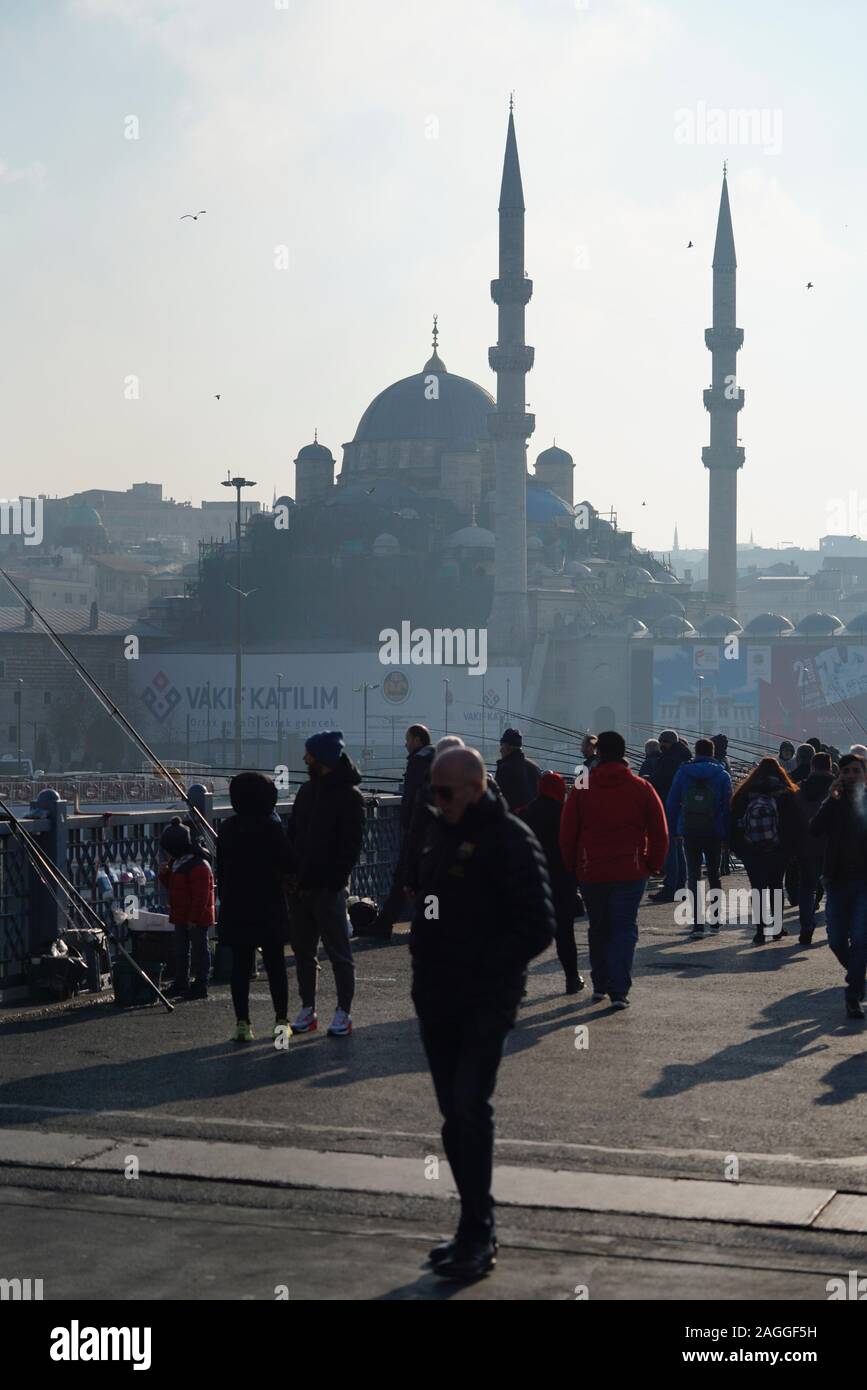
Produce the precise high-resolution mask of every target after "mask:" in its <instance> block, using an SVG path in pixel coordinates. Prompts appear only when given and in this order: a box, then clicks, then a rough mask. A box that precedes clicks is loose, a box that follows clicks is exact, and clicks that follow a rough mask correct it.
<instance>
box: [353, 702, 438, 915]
mask: <svg viewBox="0 0 867 1390" xmlns="http://www.w3.org/2000/svg"><path fill="white" fill-rule="evenodd" d="M404 746H405V747H406V772H405V773H404V775H403V793H402V795H401V799H400V847H399V850H398V859H397V865H396V866H395V870H394V879H393V880H392V885H391V891H390V892H389V895H388V897H387V898H386V900H385V902H384V903H383V905H382V910H381V911H380V913H379V915H378V916H377V918H376V921H375V922H372V923H371V925H370V927H369V928H368V929H367V931H366V933H365V935H367V936H380V937H383V938H385V939H387V938H388V937H390V936H391V930H392V927H393V926H394V924H395V922H396V921H397V920H398V914H399V912H400V911H401V908H402V907H403V904H404V901H405V899H406V888H407V884H408V883H410V882H411V877H410V869H409V864H410V861H411V860H412V859H413V858H414V854H415V851H416V850H417V849H418V848H420V847H419V846H416V845H415V844H414V839H415V837H416V836H417V833H418V832H417V828H416V827H417V826H418V825H419V819H418V815H417V812H418V805H419V796H420V793H422V792H423V791H424V789H425V787H426V786H427V783H428V782H429V781H430V770H431V764H432V763H433V760H434V750H433V746H432V745H431V741H430V729H428V728H427V727H426V726H425V725H424V724H410V726H409V728H408V729H407V731H406V738H405V739H404Z"/></svg>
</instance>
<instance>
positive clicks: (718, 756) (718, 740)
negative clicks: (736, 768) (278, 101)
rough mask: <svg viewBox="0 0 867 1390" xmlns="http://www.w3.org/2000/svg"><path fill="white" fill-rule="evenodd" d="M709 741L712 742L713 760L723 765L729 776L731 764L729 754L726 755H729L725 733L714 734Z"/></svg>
mask: <svg viewBox="0 0 867 1390" xmlns="http://www.w3.org/2000/svg"><path fill="white" fill-rule="evenodd" d="M711 742H712V743H713V756H714V760H715V761H716V762H718V763H722V765H723V767H724V768H725V770H726V772H727V773H728V774H729V776H730V777H731V773H732V769H731V764H730V763H729V756H728V755H729V741H728V736H727V735H726V734H714V736H713V738H712V739H711Z"/></svg>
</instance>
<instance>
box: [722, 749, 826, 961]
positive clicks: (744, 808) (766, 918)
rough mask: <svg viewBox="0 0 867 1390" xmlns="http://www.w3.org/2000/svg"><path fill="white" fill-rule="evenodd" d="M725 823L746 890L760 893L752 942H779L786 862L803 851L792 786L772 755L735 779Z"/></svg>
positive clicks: (799, 813)
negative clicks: (747, 885)
mask: <svg viewBox="0 0 867 1390" xmlns="http://www.w3.org/2000/svg"><path fill="white" fill-rule="evenodd" d="M729 823H730V827H731V828H730V833H729V839H730V841H731V845H732V849H733V850H734V851H735V854H737V855H738V856H739V858H740V859H742V860H743V865H744V868H745V869H746V871H747V877H748V878H749V880H750V888H752V889H756V890H758V892H759V894H760V902H761V912H760V914H759V921H758V922H756V923H754V925H755V928H756V931H755V935H754V937H753V944H754V945H755V946H761V945H762V944H763V943H764V942H766V941H779V940H780V939H781V937H783V936H786V935H787V932H786V928H785V927H784V926H783V879H784V876H785V872H786V865H787V864H788V863H789V862H790V860H792V859H795V858H799V857H800V856H801V855H802V853H803V848H804V841H805V839H806V834H807V826H806V823H805V821H804V816H803V811H802V809H801V806H800V804H799V802H798V800H797V788H796V786H795V784H794V782H792V780H791V778H790V777H789V775H788V773H787V772H786V771H785V769H784V768H783V767H782V765H781V764H780V763H779V762H778V761H777V759H776V758H770V757H768V758H762V759H761V760H760V761H759V763H758V764H757V765H756V766H755V767H754V768H753V769H752V771H751V772H750V773H748V775H747V776H746V777H745V778H744V779H743V781H742V782H740V783H739V785H738V787H737V789H736V790H735V793H734V796H733V797H732V804H731V814H730V821H729ZM766 894H770V898H768V897H767V896H766Z"/></svg>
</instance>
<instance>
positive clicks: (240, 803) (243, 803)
mask: <svg viewBox="0 0 867 1390" xmlns="http://www.w3.org/2000/svg"><path fill="white" fill-rule="evenodd" d="M229 800H230V801H231V803H232V809H233V811H237V813H238V815H239V816H243V815H247V816H270V814H271V812H272V811H273V810H274V807H275V806H276V805H277V788H276V786H275V785H274V782H273V781H272V779H271V778H270V777H266V776H265V774H264V772H239V773H238V775H237V777H233V778H232V780H231V782H230V783H229Z"/></svg>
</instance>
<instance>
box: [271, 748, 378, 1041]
mask: <svg viewBox="0 0 867 1390" xmlns="http://www.w3.org/2000/svg"><path fill="white" fill-rule="evenodd" d="M304 748H305V751H304V762H305V763H306V765H307V773H308V781H307V782H306V783H305V784H304V785H303V786H301V787H299V789H298V794H297V795H296V797H295V801H294V802H293V805H292V810H291V812H290V815H289V844H290V848H291V851H292V858H293V891H292V894H291V897H290V902H289V910H290V918H291V933H290V940H291V942H292V950H293V952H294V955H295V965H296V969H297V974H298V990H299V993H300V995H301V1012H300V1013H299V1014H298V1017H297V1018H296V1020H295V1022H294V1023H293V1025H292V1027H293V1031H294V1032H296V1033H312V1032H314V1031H315V1030H316V1028H317V1027H318V1016H317V1013H316V981H317V975H318V971H319V964H318V954H319V943H320V941H321V943H322V945H323V946H324V947H325V951H326V954H327V956H328V959H329V960H330V962H331V968H332V970H333V972H334V983H335V986H336V989H337V1008H336V1010H335V1013H334V1018H333V1020H332V1022H331V1024H330V1026H329V1029H328V1032H329V1035H330V1036H331V1037H346V1036H348V1035H349V1034H350V1033H351V1032H352V1012H351V1010H352V999H353V995H354V993H355V964H354V962H353V959H352V947H351V945H350V940H349V920H348V918H347V915H346V896H347V888H348V885H349V876H350V874H351V873H352V870H353V869H354V868H355V865H356V864H357V863H358V858H359V855H360V853H361V841H362V837H363V833H364V798H363V796H362V794H361V792H360V791H359V783H360V782H361V773H360V772H359V771H358V768H357V767H356V766H355V764H354V763H353V762H352V760H351V759H350V758H349V756H348V754H347V753H346V751H345V748H346V745H345V744H344V741H343V733H342V731H341V730H340V729H328V730H324V731H323V732H321V733H318V734H313V735H312V736H311V737H310V738H308V740H307V742H306V744H305V745H304Z"/></svg>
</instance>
